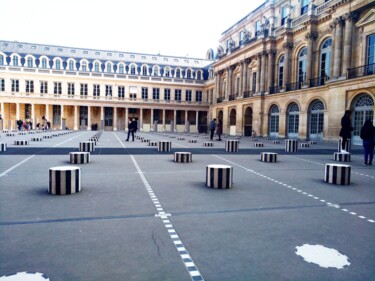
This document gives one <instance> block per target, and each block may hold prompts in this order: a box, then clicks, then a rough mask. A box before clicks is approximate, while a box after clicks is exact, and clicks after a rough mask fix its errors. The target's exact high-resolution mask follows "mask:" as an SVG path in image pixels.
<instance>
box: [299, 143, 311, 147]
mask: <svg viewBox="0 0 375 281" xmlns="http://www.w3.org/2000/svg"><path fill="white" fill-rule="evenodd" d="M299 145H300V147H310V144H309V143H300V144H299Z"/></svg>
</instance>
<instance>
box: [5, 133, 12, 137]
mask: <svg viewBox="0 0 375 281" xmlns="http://www.w3.org/2000/svg"><path fill="white" fill-rule="evenodd" d="M6 136H7V137H14V134H13V133H7V134H6Z"/></svg>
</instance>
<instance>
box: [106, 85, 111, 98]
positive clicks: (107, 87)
mask: <svg viewBox="0 0 375 281" xmlns="http://www.w3.org/2000/svg"><path fill="white" fill-rule="evenodd" d="M105 96H106V97H112V85H105Z"/></svg>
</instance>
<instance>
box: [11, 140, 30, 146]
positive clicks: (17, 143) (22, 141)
mask: <svg viewBox="0 0 375 281" xmlns="http://www.w3.org/2000/svg"><path fill="white" fill-rule="evenodd" d="M14 145H29V141H27V140H16V141H14Z"/></svg>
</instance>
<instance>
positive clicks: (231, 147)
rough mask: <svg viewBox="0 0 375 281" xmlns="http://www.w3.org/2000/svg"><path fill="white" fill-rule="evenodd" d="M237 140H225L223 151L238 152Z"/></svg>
mask: <svg viewBox="0 0 375 281" xmlns="http://www.w3.org/2000/svg"><path fill="white" fill-rule="evenodd" d="M239 143H240V142H239V141H238V140H226V141H225V151H227V152H238V146H239Z"/></svg>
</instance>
